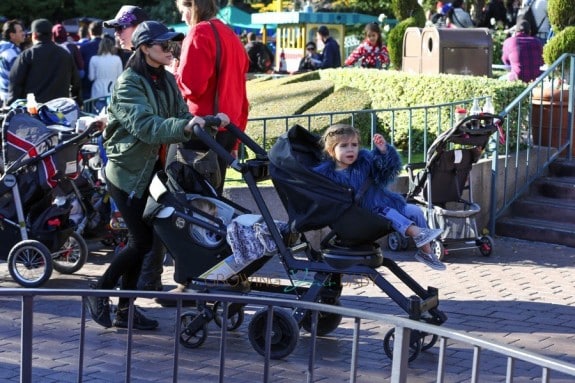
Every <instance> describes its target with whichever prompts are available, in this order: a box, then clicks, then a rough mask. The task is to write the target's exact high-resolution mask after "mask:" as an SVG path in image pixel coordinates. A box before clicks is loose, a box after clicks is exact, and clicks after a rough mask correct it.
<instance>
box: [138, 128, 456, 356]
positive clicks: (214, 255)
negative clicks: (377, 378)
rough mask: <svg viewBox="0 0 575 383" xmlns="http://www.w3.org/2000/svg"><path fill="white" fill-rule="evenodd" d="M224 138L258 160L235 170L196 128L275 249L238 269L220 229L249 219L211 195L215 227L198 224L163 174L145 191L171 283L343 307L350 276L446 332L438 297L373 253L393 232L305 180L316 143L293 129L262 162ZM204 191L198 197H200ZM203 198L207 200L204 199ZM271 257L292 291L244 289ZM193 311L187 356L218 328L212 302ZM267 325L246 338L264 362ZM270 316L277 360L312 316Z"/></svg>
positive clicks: (239, 309) (187, 199) (184, 337)
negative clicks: (280, 218)
mask: <svg viewBox="0 0 575 383" xmlns="http://www.w3.org/2000/svg"><path fill="white" fill-rule="evenodd" d="M228 131H230V132H231V133H232V134H234V135H235V136H236V137H238V138H239V139H240V140H241V141H242V143H243V144H244V145H246V146H247V147H248V148H249V149H251V150H252V151H253V152H254V153H255V154H256V158H253V159H248V160H246V161H244V162H242V163H240V162H238V161H236V160H235V159H234V158H233V157H232V156H231V155H230V154H229V153H227V152H226V151H225V150H224V149H223V147H221V146H220V145H218V144H217V143H216V142H215V140H214V139H213V138H212V137H211V136H210V135H209V134H207V133H206V132H204V131H203V130H202V129H200V128H199V127H197V126H196V127H195V128H194V132H195V133H196V135H197V136H198V137H200V138H201V139H202V141H204V142H205V143H206V144H207V145H208V146H209V147H210V148H211V149H212V150H215V151H216V152H217V153H218V155H219V156H221V157H223V158H225V159H226V160H227V162H228V163H229V164H230V166H231V167H232V168H233V169H235V170H237V171H239V172H240V173H241V174H242V176H243V179H244V180H245V182H246V184H247V186H248V188H249V190H250V192H251V195H252V197H253V199H254V201H255V203H256V205H257V207H258V209H259V211H260V213H261V222H263V223H264V224H265V225H266V227H267V233H268V236H269V237H268V238H269V239H271V241H273V243H274V245H275V248H274V251H273V252H268V253H265V254H262V255H261V256H260V257H258V258H256V259H252V260H250V261H248V262H238V260H237V259H235V258H234V255H235V254H232V252H231V249H230V247H229V246H228V244H227V243H226V241H225V239H224V236H225V235H226V230H227V228H226V224H227V222H226V220H228V219H230V218H231V219H232V220H233V219H234V217H238V216H239V217H242V214H245V213H247V212H246V210H245V209H243V208H242V207H240V206H237V205H235V204H233V203H232V202H230V201H225V200H224V199H222V198H221V197H217V196H216V195H215V193H211V194H210V193H208V194H207V195H208V197H209V198H210V199H211V200H214V202H215V203H216V204H217V210H218V214H217V215H218V217H217V218H215V219H214V218H213V217H210V216H208V215H206V214H202V212H201V211H199V210H198V209H195V208H194V207H193V206H192V204H191V201H192V200H193V199H194V198H198V197H197V196H198V194H189V193H184V192H182V191H180V192H178V191H177V190H176V189H177V187H173V186H172V185H171V181H170V177H168V176H167V175H165V174H163V173H159V174H158V175H157V176H156V178H155V180H154V182H153V184H152V186H151V188H150V192H151V193H150V194H151V198H150V200H151V201H150V204H149V205H148V207H150V209H149V212H148V214H147V217H149V218H150V219H151V221H152V223H153V226H154V228H155V231H156V232H157V233H158V235H159V237H160V238H161V239H162V241H163V242H164V244H165V245H166V247H167V248H168V251H169V253H170V254H172V256H173V257H174V259H175V274H174V279H175V280H176V282H179V283H185V284H188V285H189V286H190V287H191V288H193V289H195V290H199V291H202V292H209V291H215V290H217V291H221V290H226V291H235V292H236V293H241V294H245V293H250V292H254V293H255V292H257V293H273V294H276V293H277V294H282V297H286V298H288V299H289V298H290V297H291V298H294V299H299V300H304V301H309V302H322V303H326V304H332V305H339V304H340V303H339V297H340V295H341V292H342V289H343V285H342V276H343V275H345V274H348V275H353V276H361V277H368V278H369V279H371V280H372V281H373V282H374V283H375V284H376V285H377V286H379V287H380V288H381V289H382V291H384V292H385V293H386V294H387V295H388V296H390V297H391V298H392V299H393V300H394V301H395V302H396V303H397V304H398V305H399V306H400V307H401V308H402V309H403V310H404V311H405V312H406V313H407V314H408V316H409V317H410V318H412V319H414V320H423V321H426V322H429V323H432V324H436V325H441V324H442V323H443V322H445V320H446V319H447V318H446V316H445V314H444V313H443V312H441V311H440V310H439V309H438V305H439V300H438V291H437V289H435V288H433V287H428V288H427V289H424V288H423V287H421V286H420V285H419V284H418V283H417V282H416V281H415V280H413V279H412V278H411V277H410V276H409V275H408V274H407V273H405V272H404V271H403V270H402V269H401V268H400V267H399V266H398V265H397V264H396V263H395V262H394V261H392V260H390V259H385V258H384V257H383V255H382V252H381V249H380V248H379V246H378V245H377V244H376V243H375V241H376V240H377V239H379V238H381V237H382V236H384V235H385V234H387V233H388V232H389V231H390V224H389V222H388V221H386V220H384V219H383V218H381V217H380V216H377V215H374V214H372V213H370V212H369V211H367V210H364V209H362V208H359V207H357V206H356V205H355V203H354V198H353V197H354V196H353V195H352V194H351V193H350V192H349V191H348V190H347V189H345V188H343V187H341V186H339V185H336V184H334V183H332V182H330V181H329V180H327V179H324V178H323V177H321V176H320V175H318V174H316V173H314V172H313V171H312V170H311V168H310V166H311V165H313V164H314V163H316V162H317V161H319V159H320V152H321V148H320V146H319V145H318V140H319V137H318V136H316V135H313V134H311V133H309V132H308V131H307V130H305V129H303V128H302V127H300V126H295V127H293V128H292V129H290V130H289V131H288V132H287V133H286V134H284V135H282V136H281V137H280V138H279V139H278V142H277V143H276V144H275V145H274V147H272V149H271V150H270V153H269V159H268V155H267V153H266V152H265V151H264V150H263V149H262V148H261V147H260V146H258V145H257V144H256V143H255V142H254V141H253V140H251V139H250V138H249V137H248V136H247V135H245V134H244V133H242V132H241V131H240V130H239V129H237V128H236V127H234V126H228ZM268 170H269V173H268ZM270 175H271V178H272V181H273V183H274V186H275V188H276V190H277V192H278V194H279V196H280V199H281V201H282V203H283V204H284V205H285V208H286V210H287V212H288V215H289V222H288V223H287V225H280V224H278V223H277V222H275V221H274V219H273V217H272V215H271V212H270V210H269V208H268V206H266V203H265V201H264V199H263V197H262V194H261V192H260V190H259V189H258V185H257V184H258V182H259V181H261V180H265V179H268V178H269V177H270ZM204 186H205V184H204ZM204 186H201V187H199V188H198V190H197V193H200V194H199V195H200V196H201V195H202V194H201V193H202V192H203V191H202V189H205V188H204ZM203 195H204V197H205V196H206V193H204V194H203ZM328 226H329V227H330V228H331V229H332V231H331V233H330V234H329V235H328V236H327V237H326V238H325V239H324V240H323V241H322V245H321V248H320V249H318V250H316V249H313V248H312V246H311V245H310V243H309V242H308V241H307V239H306V237H305V235H304V234H303V233H304V232H306V231H309V230H316V229H321V228H325V227H328ZM199 228H202V229H205V230H206V231H208V232H210V233H211V240H206V239H203V240H200V239H198V235H197V233H198V232H199V231H201V230H198V229H199ZM194 232H196V233H194ZM274 256H277V257H279V259H280V261H281V263H282V264H283V266H284V267H285V270H286V278H287V279H288V280H289V282H290V284H289V285H287V286H281V285H278V284H275V283H274V284H264V283H253V284H250V283H249V277H250V276H251V275H253V274H254V273H255V272H256V271H257V270H259V269H260V268H261V267H262V266H263V265H264V264H265V263H266V262H268V261H269V260H270V259H272V258H273V257H274ZM380 266H384V267H386V268H387V269H389V271H391V272H392V273H393V274H394V275H395V276H397V277H398V278H399V279H400V280H401V281H402V282H404V283H405V284H406V286H407V287H409V288H410V289H411V290H412V291H413V293H414V295H412V296H410V297H406V296H404V295H403V294H402V293H401V292H400V291H399V290H398V289H396V288H395V287H394V286H393V285H392V284H391V283H390V282H388V281H387V280H386V279H385V278H384V277H383V276H382V275H381V274H380V273H379V272H378V271H377V270H376V269H377V268H378V267H380ZM302 274H305V278H306V280H309V279H310V277H309V276H310V274H311V275H312V279H313V281H312V282H313V283H311V284H310V286H309V287H303V286H301V283H299V284H298V283H297V280H298V276H299V278H300V279H302V277H301V275H302ZM197 309H198V310H197V312H188V313H185V314H183V315H182V318H181V322H180V323H181V326H180V342H181V343H182V344H183V345H184V346H186V347H190V348H194V347H199V346H200V345H201V344H203V342H204V341H205V339H206V336H207V329H206V326H207V323H208V322H209V321H211V320H212V319H215V321H216V323H221V319H222V317H221V305H219V304H218V302H216V303H214V304H212V305H208V304H206V303H205V302H198V305H197ZM267 315H268V310H267V309H263V310H261V311H259V312H257V313H256V314H254V316H253V317H252V318H251V321H250V324H249V328H248V336H249V340H250V343H251V344H252V346H253V347H254V349H255V350H256V351H257V352H258V353H259V354H261V355H265V350H266V344H265V327H266V321H267ZM273 315H274V316H273V318H272V320H273V326H274V328H277V329H278V331H274V333H276V334H277V336H274V337H272V341H271V342H272V344H271V345H270V349H271V358H273V359H278V358H282V357H285V356H287V355H289V354H290V353H291V352H292V351H293V349H294V348H295V346H296V343H297V340H298V338H299V328H300V326H301V327H302V328H303V329H305V330H307V331H310V330H311V327H312V325H311V315H310V314H309V312H308V311H307V310H304V309H297V310H295V311H293V312H290V311H287V310H283V309H275V310H274V311H273ZM228 318H231V320H230V321H229V322H228V323H229V325H228V328H229V329H233V328H237V327H239V324H241V321H242V320H243V318H244V315H243V306H242V305H240V304H235V305H230V307H229V309H228ZM341 319H342V318H341V316H339V315H335V314H331V313H320V315H319V317H318V324H317V334H318V335H320V336H322V335H326V334H329V333H330V332H332V331H334V330H335V329H336V328H337V327H338V326H339V324H340V322H341ZM426 337H427V334H424V333H419V332H414V333H412V337H411V347H410V350H411V354H410V356H411V358H410V359H411V360H413V359H415V357H417V355H418V354H419V352H420V351H421V350H422V349H423V350H425V349H428V348H430V347H432V346H433V345H434V344H435V342H436V340H437V338H436V337H431V339H427V338H426ZM393 339H394V334H393V330H390V332H389V333H388V334H387V335H386V336H385V339H384V350H385V351H386V353H387V355H388V356H389V357H391V356H392V353H393Z"/></svg>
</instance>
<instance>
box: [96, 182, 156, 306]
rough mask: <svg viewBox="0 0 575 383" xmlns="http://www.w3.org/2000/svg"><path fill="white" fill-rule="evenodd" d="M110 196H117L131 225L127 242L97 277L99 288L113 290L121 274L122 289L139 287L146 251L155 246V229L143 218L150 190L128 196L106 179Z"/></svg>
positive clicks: (128, 223)
mask: <svg viewBox="0 0 575 383" xmlns="http://www.w3.org/2000/svg"><path fill="white" fill-rule="evenodd" d="M107 186H108V190H109V192H110V196H111V197H112V198H113V199H114V202H115V203H116V206H118V210H119V211H120V213H121V214H122V218H123V219H124V222H125V223H126V227H127V228H128V242H127V244H126V246H125V247H124V248H123V249H122V250H121V251H120V252H119V253H118V254H116V256H115V257H114V259H113V260H112V262H111V263H110V265H109V266H108V268H107V269H106V271H105V272H104V275H102V277H101V278H100V280H99V281H98V283H97V285H96V288H98V289H103V290H112V289H114V288H115V287H116V285H117V283H118V281H119V279H120V277H122V286H121V288H122V289H125V290H136V285H137V281H138V277H139V275H140V271H141V268H142V261H143V259H144V255H145V254H146V253H148V252H149V251H150V250H151V249H152V244H153V240H154V232H153V230H152V228H151V227H150V226H149V225H148V224H147V223H146V222H145V221H144V220H143V219H142V214H143V213H144V208H145V207H146V201H147V198H148V191H147V190H146V192H145V193H144V195H143V196H142V198H136V197H132V198H129V195H128V193H126V192H124V191H122V190H120V189H119V188H117V187H116V186H115V185H114V184H112V183H111V182H109V181H108V182H107ZM128 302H129V301H128V299H127V298H123V299H120V302H119V304H118V306H119V307H125V306H127V305H128Z"/></svg>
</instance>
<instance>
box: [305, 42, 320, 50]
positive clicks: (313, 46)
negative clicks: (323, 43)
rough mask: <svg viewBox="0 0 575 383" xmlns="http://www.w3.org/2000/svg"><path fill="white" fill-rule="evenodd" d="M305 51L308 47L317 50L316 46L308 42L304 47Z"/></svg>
mask: <svg viewBox="0 0 575 383" xmlns="http://www.w3.org/2000/svg"><path fill="white" fill-rule="evenodd" d="M305 47H306V49H307V48H308V47H312V48H313V49H317V46H316V45H315V43H314V42H313V41H308V43H307V44H306V45H305Z"/></svg>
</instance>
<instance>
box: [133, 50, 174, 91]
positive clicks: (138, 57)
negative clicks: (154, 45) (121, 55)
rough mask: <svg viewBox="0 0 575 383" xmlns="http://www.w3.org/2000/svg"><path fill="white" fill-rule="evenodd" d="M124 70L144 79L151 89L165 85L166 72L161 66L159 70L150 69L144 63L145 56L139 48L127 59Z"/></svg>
mask: <svg viewBox="0 0 575 383" xmlns="http://www.w3.org/2000/svg"><path fill="white" fill-rule="evenodd" d="M126 68H130V69H132V70H133V71H134V72H136V73H138V74H139V75H141V76H142V77H144V78H145V79H146V80H148V82H149V83H150V84H151V85H152V88H154V89H156V88H158V87H159V88H163V87H164V85H165V81H164V78H165V76H166V70H165V68H164V66H163V65H160V67H159V68H152V67H151V66H149V65H148V63H147V62H146V55H145V54H144V53H143V52H142V49H141V47H140V48H138V49H136V50H135V51H134V53H132V55H131V56H130V58H129V59H128V62H127V63H126ZM152 71H153V75H154V76H155V77H156V81H154V79H153V78H152Z"/></svg>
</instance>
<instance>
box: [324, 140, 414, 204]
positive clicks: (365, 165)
mask: <svg viewBox="0 0 575 383" xmlns="http://www.w3.org/2000/svg"><path fill="white" fill-rule="evenodd" d="M313 170H314V171H316V172H318V173H320V174H322V175H324V176H325V177H327V178H329V179H330V180H332V181H334V182H336V183H338V184H340V185H343V186H347V187H349V188H351V189H353V190H354V191H355V193H358V192H359V191H360V190H361V188H362V185H363V184H364V182H365V181H366V179H367V178H368V177H371V179H372V183H371V185H370V186H369V188H368V189H367V190H366V191H365V192H364V194H363V196H362V197H361V199H360V205H361V206H362V207H364V208H366V209H369V210H373V209H374V208H376V207H379V208H385V207H390V208H394V209H396V210H397V211H399V212H400V213H402V214H404V212H405V198H404V197H403V196H402V195H400V194H398V193H395V192H392V191H391V190H389V189H388V188H387V186H388V185H389V184H390V183H392V182H393V181H394V180H395V178H396V177H397V176H398V175H399V173H400V171H401V158H400V157H399V154H398V153H397V150H396V149H395V148H394V147H393V146H391V145H387V150H386V152H385V154H381V152H380V151H379V150H378V149H374V150H371V151H370V150H367V149H361V150H360V151H359V155H358V158H357V160H356V161H355V162H354V163H353V164H352V165H351V166H349V167H348V168H346V169H344V170H335V161H333V160H332V159H329V160H325V161H323V162H321V163H320V164H319V165H317V166H316V167H314V168H313Z"/></svg>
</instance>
